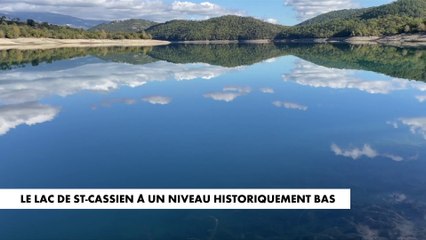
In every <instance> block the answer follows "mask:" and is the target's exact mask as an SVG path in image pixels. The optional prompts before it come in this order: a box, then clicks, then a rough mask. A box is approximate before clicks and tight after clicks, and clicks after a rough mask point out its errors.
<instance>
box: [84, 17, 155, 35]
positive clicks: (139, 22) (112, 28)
mask: <svg viewBox="0 0 426 240" xmlns="http://www.w3.org/2000/svg"><path fill="white" fill-rule="evenodd" d="M157 24H158V23H156V22H153V21H149V20H143V19H129V20H123V21H112V22H108V23H102V24H99V25H97V26H94V27H92V28H90V29H89V30H91V31H92V30H105V31H107V32H141V31H144V30H146V29H147V28H149V27H152V26H154V25H157Z"/></svg>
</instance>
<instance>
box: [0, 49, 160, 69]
mask: <svg viewBox="0 0 426 240" xmlns="http://www.w3.org/2000/svg"><path fill="white" fill-rule="evenodd" d="M151 50H152V48H151V47H94V48H54V49H32V50H19V49H10V50H3V51H0V70H11V69H14V68H20V67H25V66H28V65H32V66H38V65H39V64H41V63H52V62H55V61H59V60H66V59H72V58H76V57H84V56H88V55H90V56H94V57H97V58H100V59H103V60H105V61H111V62H126V63H131V64H145V63H149V62H154V61H156V60H155V59H152V58H151V57H149V56H148V55H147V53H148V52H149V51H151Z"/></svg>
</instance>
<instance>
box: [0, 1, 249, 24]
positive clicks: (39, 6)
mask: <svg viewBox="0 0 426 240" xmlns="http://www.w3.org/2000/svg"><path fill="white" fill-rule="evenodd" d="M0 11H26V12H28V11H30V12H55V13H61V14H66V15H73V16H75V17H80V18H84V19H88V18H90V19H110V20H115V19H127V18H144V19H149V20H154V21H161V22H162V21H167V20H171V19H175V18H180V19H204V18H208V17H216V16H222V15H228V14H235V15H241V14H242V12H241V11H238V10H231V9H226V8H223V7H222V6H220V5H217V4H214V3H211V2H201V3H194V2H189V1H174V2H172V3H166V2H165V1H162V0H94V1H86V0H84V1H83V0H76V1H74V0H65V1H59V0H31V1H30V0H3V1H2V3H1V4H0Z"/></svg>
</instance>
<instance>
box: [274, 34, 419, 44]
mask: <svg viewBox="0 0 426 240" xmlns="http://www.w3.org/2000/svg"><path fill="white" fill-rule="evenodd" d="M275 42H284V43H350V44H354V45H365V44H383V45H392V46H401V47H405V46H406V47H424V46H426V34H399V35H394V36H386V37H374V36H372V37H349V38H302V39H282V40H276V41H275Z"/></svg>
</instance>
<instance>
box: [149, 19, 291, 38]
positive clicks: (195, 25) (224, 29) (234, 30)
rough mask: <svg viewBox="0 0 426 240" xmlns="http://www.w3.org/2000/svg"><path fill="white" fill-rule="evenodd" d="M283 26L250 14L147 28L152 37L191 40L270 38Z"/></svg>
mask: <svg viewBox="0 0 426 240" xmlns="http://www.w3.org/2000/svg"><path fill="white" fill-rule="evenodd" d="M284 29H286V27H284V26H281V25H276V24H272V23H267V22H264V21H261V20H258V19H255V18H252V17H239V16H222V17H217V18H211V19H208V20H204V21H189V20H173V21H169V22H166V23H163V24H158V25H155V26H152V27H150V28H148V29H147V30H146V31H147V32H148V33H149V34H151V35H152V37H153V38H154V39H161V40H170V41H193V40H250V39H273V38H275V36H276V35H277V34H278V33H279V32H281V31H283V30H284Z"/></svg>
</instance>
